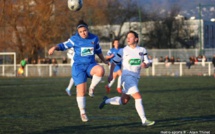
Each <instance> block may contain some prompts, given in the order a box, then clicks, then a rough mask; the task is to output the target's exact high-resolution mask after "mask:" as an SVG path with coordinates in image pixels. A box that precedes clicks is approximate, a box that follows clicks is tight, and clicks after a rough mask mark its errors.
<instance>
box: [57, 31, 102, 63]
mask: <svg viewBox="0 0 215 134" xmlns="http://www.w3.org/2000/svg"><path fill="white" fill-rule="evenodd" d="M58 48H59V50H61V51H64V50H67V49H69V48H74V52H75V55H74V57H73V60H74V64H90V63H95V62H96V61H95V54H97V55H98V54H101V53H102V51H101V47H100V45H99V39H98V37H97V36H96V35H94V34H92V33H88V37H87V38H86V39H83V38H81V36H80V35H79V34H78V33H76V34H75V35H73V36H71V37H70V39H68V41H66V42H63V43H60V44H58Z"/></svg>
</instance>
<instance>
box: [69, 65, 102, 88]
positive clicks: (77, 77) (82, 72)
mask: <svg viewBox="0 0 215 134" xmlns="http://www.w3.org/2000/svg"><path fill="white" fill-rule="evenodd" d="M96 65H98V64H97V63H91V64H80V65H77V64H73V66H72V78H73V79H74V83H75V85H76V86H77V85H79V84H81V83H85V82H87V78H92V76H91V75H90V71H91V70H92V68H93V67H94V66H96Z"/></svg>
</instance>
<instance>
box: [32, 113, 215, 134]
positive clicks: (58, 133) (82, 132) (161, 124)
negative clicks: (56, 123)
mask: <svg viewBox="0 0 215 134" xmlns="http://www.w3.org/2000/svg"><path fill="white" fill-rule="evenodd" d="M214 121H215V115H206V116H196V117H180V118H169V119H164V120H156V124H155V125H154V126H151V127H144V128H143V129H141V130H144V129H145V130H146V128H147V132H146V131H145V132H146V133H151V132H150V131H156V130H157V131H158V130H159V129H164V128H173V127H177V128H180V127H181V126H182V125H187V124H190V123H202V122H214ZM122 127H124V128H127V129H129V130H132V128H142V126H141V125H140V122H132V123H123V124H116V123H113V124H111V125H105V124H100V125H94V124H91V123H90V122H89V123H85V124H84V125H77V126H64V127H60V128H56V129H52V130H46V131H43V132H34V133H31V134H99V133H100V134H109V133H111V134H118V133H131V131H127V130H123V129H122ZM135 130H137V129H134V130H133V131H132V134H135V133H137V132H135ZM125 131H127V132H125ZM152 133H153V132H152Z"/></svg>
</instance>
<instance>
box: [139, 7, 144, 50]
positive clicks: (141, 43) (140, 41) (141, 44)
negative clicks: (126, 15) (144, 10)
mask: <svg viewBox="0 0 215 134" xmlns="http://www.w3.org/2000/svg"><path fill="white" fill-rule="evenodd" d="M138 13H139V22H140V25H139V26H140V35H139V36H140V37H139V39H140V40H139V43H140V46H144V43H143V41H142V30H141V29H142V19H141V10H140V7H139V8H138Z"/></svg>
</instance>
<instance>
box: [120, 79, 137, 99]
mask: <svg viewBox="0 0 215 134" xmlns="http://www.w3.org/2000/svg"><path fill="white" fill-rule="evenodd" d="M138 82H139V78H137V77H134V76H122V87H123V90H122V92H123V93H125V94H127V95H132V94H134V93H137V92H139V89H138Z"/></svg>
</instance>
